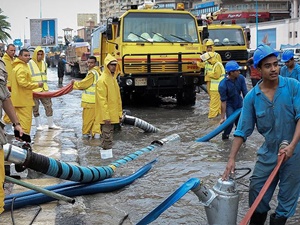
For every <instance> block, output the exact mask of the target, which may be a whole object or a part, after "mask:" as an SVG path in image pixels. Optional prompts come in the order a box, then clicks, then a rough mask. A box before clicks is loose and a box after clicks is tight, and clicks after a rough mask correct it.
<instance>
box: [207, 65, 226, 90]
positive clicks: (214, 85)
mask: <svg viewBox="0 0 300 225" xmlns="http://www.w3.org/2000/svg"><path fill="white" fill-rule="evenodd" d="M218 65H219V66H221V68H222V73H221V76H220V78H219V79H217V80H215V79H213V78H211V80H210V90H211V91H218V88H219V84H220V82H221V80H223V79H224V77H225V69H224V67H223V65H222V63H220V62H216V63H215V65H214V66H213V68H212V70H213V71H215V68H216V66H218Z"/></svg>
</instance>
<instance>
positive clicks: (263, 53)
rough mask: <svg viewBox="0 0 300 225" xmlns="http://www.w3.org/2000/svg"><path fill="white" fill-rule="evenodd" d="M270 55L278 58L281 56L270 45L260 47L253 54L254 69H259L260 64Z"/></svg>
mask: <svg viewBox="0 0 300 225" xmlns="http://www.w3.org/2000/svg"><path fill="white" fill-rule="evenodd" d="M270 55H275V56H276V57H277V56H278V55H279V52H278V51H276V50H275V49H273V48H272V47H270V46H269V45H264V44H261V45H259V46H258V47H257V49H256V50H255V51H254V54H253V62H254V63H253V64H254V67H255V68H257V66H258V64H259V62H260V61H261V60H263V59H264V58H266V57H268V56H270Z"/></svg>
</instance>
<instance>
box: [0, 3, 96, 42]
mask: <svg viewBox="0 0 300 225" xmlns="http://www.w3.org/2000/svg"><path fill="white" fill-rule="evenodd" d="M40 3H41V4H40ZM40 5H41V7H40ZM0 8H1V9H2V11H3V15H5V16H7V17H8V19H7V21H8V22H10V24H11V31H9V34H10V35H11V37H12V39H13V40H14V39H18V38H19V39H22V40H23V38H24V33H25V38H26V39H29V38H30V37H29V36H30V30H29V29H30V27H29V19H39V18H40V15H42V18H45V19H46V18H49V19H50V18H57V23H58V35H59V36H63V30H62V29H64V28H67V27H69V28H72V29H74V30H77V29H78V27H77V13H96V14H97V17H98V21H99V15H98V14H99V0H87V1H83V0H27V1H24V0H1V5H0ZM26 17H27V18H28V19H26ZM98 21H97V22H98ZM24 31H25V32H24Z"/></svg>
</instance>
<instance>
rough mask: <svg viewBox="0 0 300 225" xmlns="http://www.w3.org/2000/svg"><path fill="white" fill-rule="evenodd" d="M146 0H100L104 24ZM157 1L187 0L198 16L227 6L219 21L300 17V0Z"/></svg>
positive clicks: (168, 2)
mask: <svg viewBox="0 0 300 225" xmlns="http://www.w3.org/2000/svg"><path fill="white" fill-rule="evenodd" d="M145 1H154V0H145ZM143 2H144V0H100V1H99V17H100V25H102V24H105V22H106V20H107V18H109V17H118V16H120V15H122V14H123V13H124V12H125V10H124V6H126V5H130V4H142V3H143ZM155 2H156V4H158V5H159V7H161V8H174V7H175V4H176V3H178V2H183V3H184V4H185V7H186V8H187V9H189V10H191V11H192V12H193V14H194V15H195V16H201V15H202V14H206V13H209V12H215V11H217V10H220V9H223V12H222V13H221V14H220V15H219V18H218V20H224V21H229V20H233V19H234V20H236V22H237V23H255V22H256V17H258V22H264V21H273V20H280V19H287V18H298V17H299V3H300V0H291V1H283V0H271V1H266V0H241V1H234V0H214V1H205V0H202V1H199V0H156V1H155Z"/></svg>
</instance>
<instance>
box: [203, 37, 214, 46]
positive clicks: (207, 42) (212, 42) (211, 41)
mask: <svg viewBox="0 0 300 225" xmlns="http://www.w3.org/2000/svg"><path fill="white" fill-rule="evenodd" d="M214 44H215V43H214V41H213V40H211V39H207V41H206V42H205V46H212V45H214Z"/></svg>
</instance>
